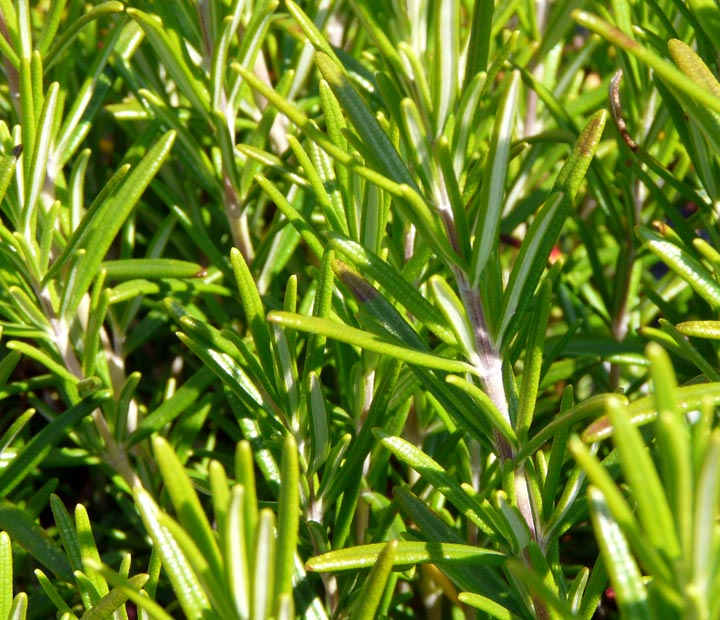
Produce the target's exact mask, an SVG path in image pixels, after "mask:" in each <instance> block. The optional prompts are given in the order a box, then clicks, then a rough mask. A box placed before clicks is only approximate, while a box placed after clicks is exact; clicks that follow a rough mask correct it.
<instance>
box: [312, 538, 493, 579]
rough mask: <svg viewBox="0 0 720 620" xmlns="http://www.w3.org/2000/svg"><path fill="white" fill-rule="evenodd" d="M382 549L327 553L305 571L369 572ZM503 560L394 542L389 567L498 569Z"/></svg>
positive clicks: (487, 553)
mask: <svg viewBox="0 0 720 620" xmlns="http://www.w3.org/2000/svg"><path fill="white" fill-rule="evenodd" d="M386 546H387V543H375V544H372V545H359V546H357V547H350V548H348V549H340V550H338V551H331V552H329V553H324V554H322V555H318V556H315V557H314V558H310V559H309V560H308V561H307V563H306V566H305V567H306V569H307V570H309V571H315V572H331V571H343V570H356V569H358V568H369V567H371V566H374V565H375V564H376V563H377V561H378V557H379V555H380V553H382V550H383V549H385V547H386ZM505 559H506V558H505V556H504V555H503V554H502V553H498V552H497V551H492V550H490V549H482V548H480V547H473V546H470V545H461V544H457V543H441V542H398V543H397V549H396V551H395V557H394V558H393V566H394V567H397V568H407V567H410V566H413V565H415V564H422V563H426V562H430V563H432V564H444V563H459V564H465V563H467V564H475V565H478V564H481V565H488V566H499V565H501V564H502V563H504V562H505Z"/></svg>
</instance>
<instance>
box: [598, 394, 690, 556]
mask: <svg viewBox="0 0 720 620" xmlns="http://www.w3.org/2000/svg"><path fill="white" fill-rule="evenodd" d="M608 412H609V415H610V421H611V422H612V424H613V427H614V429H615V431H616V432H615V433H613V443H614V444H615V447H616V449H617V451H618V455H619V458H620V464H621V466H622V468H623V473H624V474H625V480H626V481H627V483H628V484H629V485H630V487H631V488H632V490H633V497H634V499H635V502H636V510H637V516H638V519H639V521H640V523H641V525H642V528H643V531H644V533H645V535H646V536H647V538H648V541H649V542H650V544H653V545H654V546H655V547H657V548H658V549H662V552H663V555H664V556H665V557H666V558H667V559H668V561H669V562H674V561H676V560H677V559H678V558H679V557H680V554H681V550H680V545H679V543H678V540H677V536H676V529H675V523H674V520H673V517H672V513H671V510H670V507H669V506H668V500H667V497H666V496H665V493H664V492H663V488H662V484H661V482H660V478H659V476H658V474H657V470H656V469H655V466H654V464H653V462H652V458H651V457H650V455H649V454H648V452H647V449H646V447H645V443H644V442H643V439H642V437H641V435H640V432H639V431H638V430H637V428H635V427H634V426H633V425H632V424H631V423H630V420H629V418H628V411H627V409H624V408H621V407H614V406H609V408H608Z"/></svg>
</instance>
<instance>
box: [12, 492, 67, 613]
mask: <svg viewBox="0 0 720 620" xmlns="http://www.w3.org/2000/svg"><path fill="white" fill-rule="evenodd" d="M0 530H4V531H5V532H7V533H8V535H9V536H10V537H11V539H12V540H13V541H14V542H15V543H16V544H18V545H20V546H21V547H22V548H23V549H25V550H26V551H27V552H28V553H29V554H30V555H31V556H32V557H33V558H35V559H36V560H37V561H38V562H39V563H40V564H42V565H43V566H45V567H46V568H47V569H48V570H50V571H52V573H53V574H54V575H55V577H56V578H57V579H62V580H64V581H72V579H73V573H72V569H71V568H70V565H69V564H68V561H67V558H66V557H65V554H64V553H63V552H62V550H61V549H60V548H59V547H57V546H56V545H55V544H53V542H52V541H51V540H50V538H49V537H48V535H47V534H46V533H45V531H44V530H43V529H42V528H41V527H40V526H39V525H38V524H37V523H36V522H35V519H34V517H31V516H29V515H28V514H27V511H25V510H23V509H21V508H18V507H17V506H16V505H15V504H13V503H11V502H9V501H7V500H4V499H3V500H0ZM9 617H12V613H11V615H10V616H9Z"/></svg>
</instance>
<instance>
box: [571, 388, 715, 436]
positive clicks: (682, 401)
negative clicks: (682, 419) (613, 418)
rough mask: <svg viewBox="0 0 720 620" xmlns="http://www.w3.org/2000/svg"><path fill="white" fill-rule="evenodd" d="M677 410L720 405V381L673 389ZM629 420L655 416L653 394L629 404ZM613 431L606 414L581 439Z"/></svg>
mask: <svg viewBox="0 0 720 620" xmlns="http://www.w3.org/2000/svg"><path fill="white" fill-rule="evenodd" d="M675 402H676V403H677V411H678V413H680V414H683V415H684V414H686V413H689V412H690V411H694V410H696V409H697V410H702V408H703V407H705V406H712V407H716V406H718V405H720V383H718V382H714V383H701V384H699V385H686V386H682V387H679V388H677V390H675ZM629 409H630V422H631V423H632V424H634V425H635V426H640V425H642V424H647V423H648V422H652V421H653V420H655V418H656V417H657V407H656V406H655V398H654V396H644V397H643V398H638V399H637V400H635V401H633V402H632V403H630V405H629ZM612 433H613V427H612V424H610V423H609V421H608V418H607V416H603V417H601V418H599V419H598V420H596V421H595V422H593V423H592V424H591V425H590V426H588V427H587V428H586V429H585V430H584V431H583V433H582V440H583V441H584V442H586V443H594V442H596V441H600V440H602V439H606V438H607V437H610V436H611V435H612Z"/></svg>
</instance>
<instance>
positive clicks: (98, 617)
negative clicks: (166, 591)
mask: <svg viewBox="0 0 720 620" xmlns="http://www.w3.org/2000/svg"><path fill="white" fill-rule="evenodd" d="M148 578H149V576H148V575H135V576H134V577H130V579H128V584H129V585H130V586H131V587H133V588H137V589H138V590H140V589H141V588H142V587H143V586H144V585H145V584H146V583H147V580H148ZM128 598H129V596H128V594H127V592H126V591H125V590H124V589H123V588H121V587H115V588H113V589H112V590H111V591H110V592H108V593H107V594H106V595H105V596H103V597H102V598H101V599H100V600H99V601H98V602H97V603H96V604H95V605H93V606H92V608H91V609H89V610H88V611H86V612H85V613H84V614H83V615H82V617H81V618H80V620H106V618H110V617H111V616H112V615H113V613H115V611H116V610H117V609H119V608H120V607H122V606H123V605H124V604H125V601H127V600H128Z"/></svg>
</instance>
